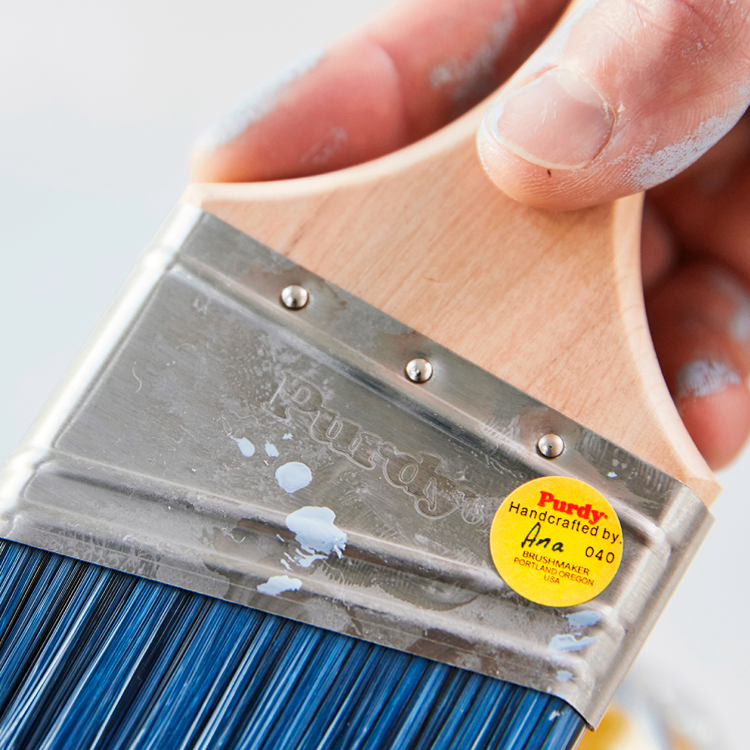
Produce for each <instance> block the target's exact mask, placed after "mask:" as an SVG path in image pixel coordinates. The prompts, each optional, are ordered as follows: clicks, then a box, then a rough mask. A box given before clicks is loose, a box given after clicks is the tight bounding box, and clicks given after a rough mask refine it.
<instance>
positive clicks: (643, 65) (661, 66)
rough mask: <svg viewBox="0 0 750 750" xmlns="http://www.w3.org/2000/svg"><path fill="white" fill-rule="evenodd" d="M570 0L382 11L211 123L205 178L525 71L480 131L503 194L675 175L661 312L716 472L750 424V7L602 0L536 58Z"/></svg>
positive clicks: (318, 154)
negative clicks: (749, 115) (747, 208)
mask: <svg viewBox="0 0 750 750" xmlns="http://www.w3.org/2000/svg"><path fill="white" fill-rule="evenodd" d="M562 5H563V3H561V2H560V0H536V1H535V2H534V3H533V4H531V3H528V2H526V3H524V2H520V1H519V0H516V2H513V0H470V3H469V2H467V0H464V1H463V2H459V0H409V2H405V3H401V4H400V5H399V6H397V7H393V8H390V9H389V10H388V11H387V12H385V13H384V14H382V15H381V16H380V17H379V18H377V19H376V20H375V21H373V22H372V23H371V24H370V25H369V26H367V27H366V28H364V29H362V30H360V31H358V32H356V33H354V34H352V35H351V36H349V37H348V38H346V39H345V40H343V41H342V42H340V43H339V44H338V45H337V46H335V47H333V48H332V49H331V50H329V51H328V52H327V53H326V54H324V55H322V56H320V57H315V58H311V59H309V60H308V61H306V62H305V63H304V64H302V65H300V66H299V67H298V68H297V69H296V70H295V71H292V72H291V73H290V74H289V75H288V76H286V77H285V78H282V79H281V80H280V81H279V82H278V83H277V84H276V85H274V86H271V87H269V88H267V89H266V90H265V91H262V92H260V93H259V95H257V96H256V97H254V98H253V99H251V100H249V101H248V102H246V103H245V105H243V106H242V107H240V108H239V109H238V110H237V111H236V112H235V113H233V114H232V115H231V116H230V117H229V118H227V119H226V120H225V121H223V122H222V123H221V124H220V125H219V126H218V127H217V128H215V129H214V130H213V131H211V132H210V133H209V134H208V135H207V136H206V137H205V138H204V139H202V140H201V141H200V142H199V144H198V147H197V149H196V152H195V153H194V157H193V165H192V167H193V174H194V177H195V179H197V180H199V181H204V182H208V181H256V180H269V179H279V178H287V177H298V176H303V175H308V174H315V173H320V172H327V171H332V170H334V169H339V168H342V167H346V166H350V165H352V164H356V163H360V162H363V161H367V160H369V159H372V158H375V157H377V156H380V155H383V154H385V153H388V152H390V151H393V150H396V149H398V148H400V147H402V146H404V145H406V144H408V143H410V142H412V141H415V140H417V139H419V138H421V137H423V136H425V135H427V134H429V133H430V132H432V131H434V130H436V129H437V128H439V127H441V126H442V125H444V124H445V123H447V122H448V121H450V120H451V119H453V118H454V117H456V116H457V115H459V114H461V113H462V112H463V111H465V110H466V109H468V108H469V107H470V106H472V105H473V104H475V103H476V102H478V101H479V100H480V99H481V98H482V97H483V96H485V95H486V94H488V93H489V92H491V91H492V90H494V88H495V87H496V86H497V85H498V84H499V83H500V82H501V81H503V80H505V79H507V78H508V77H509V76H510V75H511V74H512V73H513V72H514V71H516V72H515V74H514V75H513V76H512V78H511V79H510V81H508V83H507V84H506V86H505V87H504V88H503V92H502V94H501V97H502V98H501V99H500V100H495V102H494V103H493V104H491V106H490V108H489V110H488V112H487V115H486V117H485V120H484V124H483V126H482V128H481V130H480V133H479V136H478V145H479V151H480V154H481V157H482V160H483V163H484V166H485V169H486V170H487V172H488V174H489V175H490V177H491V178H492V179H493V180H494V181H495V183H496V184H497V185H498V186H499V187H500V188H501V189H502V190H504V191H505V192H506V193H508V194H509V195H511V196H513V197H514V198H516V199H518V200H521V201H523V202H526V203H530V204H532V205H535V206H539V207H543V208H549V209H571V208H580V207H584V206H588V205H592V204H595V203H598V202H602V201H606V200H611V199H614V198H617V197H620V196H623V195H627V194H630V193H633V192H638V191H640V190H644V189H649V188H653V187H654V186H656V185H659V184H661V183H664V184H661V186H660V187H658V188H655V189H654V190H650V191H649V194H648V197H647V202H646V211H645V214H644V225H643V235H642V269H643V280H644V289H645V295H646V303H647V310H648V313H649V323H650V326H651V332H652V336H653V339H654V344H655V347H656V350H657V354H658V356H659V360H660V363H661V366H662V369H663V372H664V376H665V379H666V381H667V384H668V386H669V387H670V390H671V392H672V394H673V396H674V398H675V401H676V404H677V407H678V409H679V411H680V414H681V416H682V418H683V420H684V422H685V424H686V426H687V429H688V431H689V432H690V433H691V435H692V437H693V439H694V440H695V442H696V444H697V446H698V448H699V449H700V450H701V452H702V453H703V454H704V456H705V457H706V458H707V460H708V462H709V464H710V465H711V466H712V467H713V468H719V467H720V466H722V465H724V464H726V463H727V462H728V461H730V460H731V459H732V458H733V457H734V456H735V455H736V453H737V452H738V451H739V450H740V448H741V446H742V444H743V443H744V441H745V439H746V437H747V434H748V431H750V392H748V388H747V385H746V382H745V381H746V377H747V375H748V372H749V371H750V296H749V295H748V290H747V289H748V285H750V247H748V245H750V239H748V238H746V237H747V236H748V235H750V233H748V232H743V230H744V229H745V228H746V226H747V228H748V229H750V215H747V212H743V207H744V202H745V201H748V200H750V195H749V194H748V192H749V191H750V168H749V166H748V162H749V159H748V156H749V155H750V133H748V131H747V127H746V123H747V121H746V119H743V120H742V121H740V124H739V125H738V126H737V127H736V128H734V129H733V130H732V129H731V128H732V126H733V125H734V123H735V122H736V121H737V119H738V118H739V117H740V116H741V115H742V113H743V112H744V111H745V109H746V107H747V104H748V101H749V100H750V68H748V65H747V61H748V50H750V46H748V42H750V24H749V23H748V20H747V16H748V7H747V5H746V3H744V0H736V1H735V2H733V1H732V0H730V2H728V3H725V2H719V1H718V0H694V1H693V2H692V4H691V3H690V2H686V1H685V0H649V2H637V1H636V0H600V2H598V3H588V4H586V5H584V6H582V7H581V8H579V9H578V10H577V11H575V12H574V13H573V14H572V15H571V16H570V17H569V18H568V19H567V20H566V21H565V22H564V23H563V24H562V25H561V26H560V27H559V28H558V29H557V30H556V32H555V33H554V34H553V36H552V37H550V39H548V40H547V42H545V44H544V45H543V46H542V47H541V48H540V49H539V50H537V52H536V53H534V54H533V55H532V56H531V57H530V58H529V59H528V60H526V58H527V56H528V54H529V53H530V52H531V51H532V50H533V49H534V48H535V47H536V45H537V44H538V43H539V42H540V41H541V38H542V37H543V35H544V34H545V33H546V32H547V31H548V30H549V28H550V26H551V25H552V23H553V22H554V20H555V18H556V16H557V15H558V14H559V13H560V11H561V9H562ZM524 60H526V62H524ZM522 63H523V65H522V66H521V67H520V69H519V68H518V66H519V65H521V64H522ZM524 84H530V85H528V86H524ZM363 92H366V97H363V96H362V94H363ZM730 130H731V132H729V131H730ZM725 134H726V137H723V136H725ZM722 137H723V139H722ZM720 139H722V140H721V142H720V143H719V144H718V145H717V146H716V147H715V148H713V149H712V150H711V151H710V152H709V153H708V154H707V155H706V156H705V157H704V158H703V159H701V160H700V161H698V162H697V163H696V164H695V165H694V166H693V167H691V168H690V169H688V170H687V171H686V172H684V173H683V174H679V173H680V172H681V171H682V170H684V169H685V168H686V167H688V166H689V165H690V164H691V163H692V162H694V161H695V160H696V159H698V157H700V156H701V154H702V153H704V152H705V151H707V150H708V149H709V148H711V146H712V145H713V144H714V143H715V142H717V141H719V140H720ZM675 175H679V176H677V177H675Z"/></svg>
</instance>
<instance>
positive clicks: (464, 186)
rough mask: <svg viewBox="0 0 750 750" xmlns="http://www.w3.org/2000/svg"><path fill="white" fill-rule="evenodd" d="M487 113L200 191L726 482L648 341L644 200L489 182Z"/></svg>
mask: <svg viewBox="0 0 750 750" xmlns="http://www.w3.org/2000/svg"><path fill="white" fill-rule="evenodd" d="M481 111H482V108H481V106H480V107H478V108H476V109H475V110H473V111H471V112H469V113H468V114H466V115H465V116H464V117H462V118H461V119H459V120H457V121H456V122H454V123H453V124H451V125H449V126H448V127H446V128H444V129H443V130H441V131H439V132H437V133H436V134H434V135H432V136H430V137H428V138H426V139H425V140H423V141H420V142H418V143H416V144H413V145H411V146H409V147H407V148H405V149H402V150H401V151H399V152H396V153H394V154H391V155H389V156H386V157H383V158H381V159H378V160H376V161H373V162H370V163H367V164H364V165H360V166H357V167H353V168H350V169H346V170H342V171H339V172H335V173H332V174H328V175H322V176H316V177H308V178H303V179H297V180H284V181H279V182H269V183H255V184H197V185H192V186H190V187H189V188H188V189H187V191H186V193H185V194H184V196H183V199H182V200H183V202H187V203H191V204H194V205H196V206H199V207H201V208H203V209H204V210H206V211H208V212H209V213H212V214H214V215H215V216H217V217H219V218H221V219H223V220H224V221H226V222H228V223H229V224H232V225H233V226H235V227H236V228H238V229H240V230H241V231H243V232H245V233H247V234H249V235H251V236H252V237H254V238H255V239H257V240H259V241H261V242H263V243H265V244H266V245H268V246H269V247H271V248H273V249H274V250H276V251H278V252H280V253H283V254H284V255H287V256H288V257H290V258H291V259H292V260H294V261H295V262H296V263H299V264H300V265H302V266H305V267H307V268H308V269H310V270H311V271H314V272H315V273H317V274H319V275H321V276H322V277H324V278H325V279H327V280H329V281H331V282H333V283H334V284H337V285H339V286H341V287H343V288H344V289H346V290H347V291H349V292H351V293H352V294H355V295H357V296H358V297H361V298H362V299H364V300H366V301H367V302H369V303H370V304H372V305H374V306H376V307H377V308H379V309H380V310H383V311H384V312H386V313H388V314H389V315H392V316H393V317H395V318H396V319H398V320H400V321H401V322H403V323H405V324H406V325H408V326H411V327H412V328H414V329H416V330H417V331H419V332H420V333H423V334H425V335H426V336H429V337H430V338H432V339H434V340H435V341H437V342H438V343H440V344H442V345H443V346H446V347H448V348H449V349H451V350H453V351H454V352H456V353H457V354H460V355H461V356H463V357H465V358H467V359H468V360H470V361H471V362H473V363H475V364H477V365H479V366H480V367H482V368H484V369H486V370H488V371H489V372H491V373H493V374H495V375H497V376H498V377H500V378H502V379H504V380H506V381H508V382H509V383H511V384H513V385H515V386H517V387H518V388H521V389H522V390H524V391H526V392H527V393H529V394H530V395H532V396H534V397H535V398H538V399H539V400H541V401H543V402H545V403H547V404H548V405H550V406H552V407H554V408H555V409H557V410H559V411H561V412H563V413H564V414H566V415H567V416H569V417H571V418H573V419H575V420H577V421H579V422H581V423H582V424H583V425H585V426H586V427H588V428H590V429H592V430H595V431H596V432H598V433H600V434H602V435H603V436H605V437H607V438H608V439H610V440H612V441H614V442H616V443H618V444H619V445H620V446H622V447H623V448H626V449H627V450H629V451H632V452H633V453H635V454H637V455H638V456H640V457H641V458H643V459H644V460H646V461H648V462H650V463H652V464H654V465H655V466H657V467H658V468H659V469H662V470H663V471H665V472H667V473H668V474H671V475H672V476H674V477H675V478H677V479H679V480H680V481H682V482H684V483H685V484H687V485H688V486H690V487H691V488H692V489H693V490H695V491H696V492H697V494H699V495H700V496H701V498H702V499H703V500H704V502H706V503H707V504H710V503H711V502H712V501H713V500H714V498H715V497H716V495H717V494H718V491H719V486H718V484H717V482H716V480H715V478H714V477H713V475H712V473H711V471H710V469H709V468H708V466H707V465H706V463H705V462H704V460H703V458H702V457H701V456H700V454H699V453H698V451H697V449H696V448H695V446H694V445H693V443H692V440H691V439H690V437H689V435H688V433H687V431H686V430H685V427H684V426H683V424H682V422H681V420H680V418H679V415H678V413H677V410H676V409H675V407H674V404H673V402H672V399H671V397H670V395H669V392H668V390H667V387H666V385H665V383H664V379H663V377H662V375H661V371H660V369H659V365H658V362H657V359H656V356H655V353H654V349H653V345H652V343H651V339H650V336H649V330H648V324H647V321H646V314H645V310H644V305H643V291H642V285H641V276H640V218H641V204H642V198H641V196H632V197H630V198H625V199H621V200H618V201H615V202H613V203H609V204H605V205H600V206H596V207H593V208H589V209H585V210H581V211H575V212H569V213H552V212H548V211H541V210H538V209H534V208H529V207H527V206H523V205H521V204H519V203H516V202H515V201H513V200H511V199H510V198H508V197H507V196H505V195H503V194H502V193H501V192H500V191H499V190H498V189H497V188H496V187H495V186H494V185H493V184H492V183H491V182H490V180H489V179H488V178H487V177H486V175H485V174H484V171H483V169H482V167H481V164H480V162H479V158H478V156H477V154H476V150H475V145H474V143H475V134H476V129H477V126H478V122H479V118H480V116H481Z"/></svg>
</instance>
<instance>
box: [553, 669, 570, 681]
mask: <svg viewBox="0 0 750 750" xmlns="http://www.w3.org/2000/svg"><path fill="white" fill-rule="evenodd" d="M572 679H573V673H572V672H569V671H568V670H567V669H558V670H557V681H558V682H570V681H571V680H572Z"/></svg>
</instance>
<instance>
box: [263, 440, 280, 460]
mask: <svg viewBox="0 0 750 750" xmlns="http://www.w3.org/2000/svg"><path fill="white" fill-rule="evenodd" d="M266 455H267V456H273V457H274V458H275V457H276V456H278V455H279V449H278V448H277V447H276V446H275V445H274V444H273V443H269V442H268V441H266Z"/></svg>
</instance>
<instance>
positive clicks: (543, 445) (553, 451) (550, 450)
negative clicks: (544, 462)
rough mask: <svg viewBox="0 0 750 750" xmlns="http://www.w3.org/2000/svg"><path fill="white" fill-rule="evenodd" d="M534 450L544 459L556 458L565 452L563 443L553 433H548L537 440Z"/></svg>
mask: <svg viewBox="0 0 750 750" xmlns="http://www.w3.org/2000/svg"><path fill="white" fill-rule="evenodd" d="M536 449H537V450H538V451H539V453H540V454H541V455H542V456H544V457H545V458H557V457H558V456H560V455H562V452H563V451H564V450H565V441H564V440H563V439H562V438H561V437H560V436H559V435H555V433H554V432H548V433H547V434H546V435H542V437H540V438H539V441H538V442H537V444H536Z"/></svg>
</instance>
